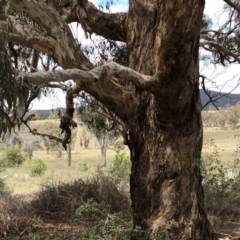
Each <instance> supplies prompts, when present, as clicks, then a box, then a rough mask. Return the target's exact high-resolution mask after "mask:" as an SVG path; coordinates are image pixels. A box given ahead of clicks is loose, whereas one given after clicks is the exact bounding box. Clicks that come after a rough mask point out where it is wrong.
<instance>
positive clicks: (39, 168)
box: [27, 158, 47, 176]
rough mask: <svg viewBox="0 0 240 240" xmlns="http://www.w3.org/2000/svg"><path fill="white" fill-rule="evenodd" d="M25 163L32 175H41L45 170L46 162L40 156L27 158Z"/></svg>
mask: <svg viewBox="0 0 240 240" xmlns="http://www.w3.org/2000/svg"><path fill="white" fill-rule="evenodd" d="M27 165H28V168H29V169H30V173H31V175H32V176H41V175H42V174H43V173H44V172H45V171H46V170H47V164H46V163H45V161H44V160H42V159H41V158H33V159H32V160H28V163H27Z"/></svg>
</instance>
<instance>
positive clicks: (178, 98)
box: [0, 0, 239, 240]
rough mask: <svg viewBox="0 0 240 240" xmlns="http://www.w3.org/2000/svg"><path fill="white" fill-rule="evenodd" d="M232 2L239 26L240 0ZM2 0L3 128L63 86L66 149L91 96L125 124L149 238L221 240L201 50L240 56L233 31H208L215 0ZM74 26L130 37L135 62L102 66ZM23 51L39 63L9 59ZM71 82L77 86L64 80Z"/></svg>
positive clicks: (138, 211)
mask: <svg viewBox="0 0 240 240" xmlns="http://www.w3.org/2000/svg"><path fill="white" fill-rule="evenodd" d="M210 1H211V0H210ZM225 2H227V3H228V4H229V5H228V6H229V9H230V10H233V11H234V13H235V14H234V16H236V17H235V19H236V25H237V26H238V21H237V16H238V14H239V1H231V0H225ZM2 3H6V7H5V9H4V8H3V7H2V6H3V5H2V4H1V13H0V38H1V40H2V41H3V42H5V43H6V45H4V44H3V46H1V57H0V61H1V62H4V65H1V67H2V68H1V69H0V74H1V79H0V98H1V99H0V100H1V105H0V106H1V111H0V113H1V115H0V118H1V119H0V120H1V133H3V132H4V129H5V130H7V129H8V130H11V129H12V127H13V126H14V125H16V124H21V122H22V119H23V115H24V114H25V112H26V111H27V110H28V107H29V105H28V104H29V102H30V100H32V99H33V98H34V97H36V96H37V95H38V94H39V92H41V89H44V88H46V87H48V89H51V88H60V89H62V90H64V91H65V92H66V113H65V114H64V115H63V116H62V118H61V123H60V128H61V129H62V132H63V133H64V137H63V139H62V140H61V141H62V144H63V146H64V148H65V149H66V148H67V144H68V143H69V142H70V139H71V128H70V126H69V124H70V122H71V120H72V117H73V113H74V101H73V99H74V97H75V96H76V95H77V94H78V93H79V92H80V91H85V92H87V93H88V94H90V95H91V96H93V97H94V98H95V99H96V100H98V101H100V102H101V103H102V104H104V105H105V106H106V107H107V108H108V109H109V110H111V111H112V112H113V113H115V114H116V115H117V116H118V117H119V119H121V121H122V122H123V123H124V125H125V133H124V136H125V142H126V144H127V145H128V147H129V149H130V154H131V162H132V169H131V176H130V192H131V199H132V209H133V226H134V227H136V226H140V227H141V228H142V229H145V230H149V231H147V233H148V234H147V235H146V236H145V239H153V238H157V239H164V238H169V239H171V240H175V239H184V240H188V239H202V240H203V239H204V240H205V239H206V240H208V239H212V238H213V237H214V235H213V233H212V230H211V227H210V224H209V221H208V219H207V215H206V212H205V210H204V194H203V189H202V184H201V173H200V155H201V148H202V121H201V103H200V98H199V69H198V68H199V67H198V66H199V54H198V52H199V46H201V47H202V48H205V49H206V50H207V51H212V52H213V57H214V61H215V62H216V63H221V64H225V61H227V62H228V63H231V62H232V61H235V62H237V63H239V55H238V49H237V47H236V46H238V45H236V43H235V42H234V41H233V42H231V44H230V42H229V44H225V43H226V41H224V37H225V38H228V39H230V38H231V36H232V35H231V34H229V35H226V34H225V32H226V31H222V32H220V35H218V34H217V33H216V34H215V31H213V30H210V29H206V30H205V32H204V31H203V30H202V29H204V28H203V26H202V17H203V10H204V3H205V1H204V0H186V1H180V0H168V1H165V0H144V1H143V0H129V11H128V12H127V13H114V14H110V13H105V12H103V11H101V10H99V9H98V8H97V7H95V6H94V5H93V4H92V3H90V2H89V1H88V0H48V1H37V0H31V1H27V0H22V1H20V0H5V1H4V0H2ZM7 4H8V5H7ZM231 16H233V15H231ZM231 19H232V18H231ZM73 22H77V23H80V24H81V26H82V28H83V29H84V31H85V35H86V36H88V37H89V36H90V35H91V34H93V33H96V34H98V35H100V36H102V37H104V38H106V39H110V40H113V41H122V42H124V43H126V47H127V59H128V61H127V66H122V65H119V64H116V63H115V62H113V61H107V62H106V64H103V65H101V66H97V67H95V66H94V64H93V63H91V62H90V60H89V59H88V58H87V57H86V56H85V55H84V54H83V51H82V50H81V44H80V42H79V41H77V40H76V39H75V37H74V35H73V33H72V32H71V29H70V27H69V24H70V23H73ZM232 22H233V21H232ZM228 26H230V25H228ZM227 29H228V28H227ZM232 30H234V31H233V33H236V31H237V29H232ZM201 31H202V33H201ZM200 34H201V40H200ZM199 40H200V41H199ZM235 40H237V38H236V39H235ZM7 43H10V46H9V45H8V44H7ZM199 43H200V44H199ZM12 47H13V48H12ZM21 47H23V48H27V49H29V52H30V53H31V54H30V56H32V57H31V58H30V59H31V60H32V63H33V64H32V66H31V65H29V64H28V65H27V68H21V66H22V65H20V66H17V65H16V64H15V63H14V61H13V63H11V62H10V61H9V56H11V59H12V60H14V58H16V56H17V58H18V55H17V54H16V53H15V51H16V52H17V51H18V50H19V49H20V48H21ZM11 48H12V50H11ZM14 50H15V51H14ZM217 52H219V53H217ZM12 55H13V56H12ZM2 56H3V57H2ZM34 56H37V57H38V59H40V58H41V59H42V61H43V62H44V61H45V60H46V59H51V62H54V63H57V65H59V66H60V67H61V68H62V70H58V71H51V69H47V68H46V70H49V71H43V70H41V71H38V69H37V67H36V65H35V67H34V62H35V61H34V59H35V57H34ZM41 56H42V57H41ZM37 57H36V58H37ZM223 59H224V60H223ZM15 62H16V61H15ZM26 62H27V61H26ZM48 62H49V61H48ZM30 64H31V62H30ZM43 66H46V63H44V64H43ZM44 69H45V68H44ZM6 73H8V74H6ZM69 79H71V80H73V81H74V84H73V85H67V84H64V83H65V82H66V81H67V80H69ZM202 82H203V83H204V76H203V77H202ZM9 86H11V91H12V92H15V93H16V94H15V95H14V96H13V95H12V94H11V92H10V90H9V89H10V88H9ZM11 103H13V104H11ZM25 123H27V120H25ZM2 129H3V130H2ZM32 132H33V133H34V134H37V133H36V132H34V131H32ZM59 141H60V140H59ZM151 233H153V234H151Z"/></svg>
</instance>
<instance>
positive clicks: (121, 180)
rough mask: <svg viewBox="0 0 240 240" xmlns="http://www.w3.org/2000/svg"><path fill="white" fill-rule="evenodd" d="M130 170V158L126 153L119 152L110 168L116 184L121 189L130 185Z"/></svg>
mask: <svg viewBox="0 0 240 240" xmlns="http://www.w3.org/2000/svg"><path fill="white" fill-rule="evenodd" d="M130 170H131V161H130V158H129V157H128V156H127V155H126V154H125V153H120V152H117V154H116V156H115V158H114V159H113V162H112V164H111V165H110V167H109V174H110V175H111V177H112V178H113V180H114V182H115V183H116V184H118V185H119V186H121V187H125V186H126V185H127V184H128V183H129V175H130Z"/></svg>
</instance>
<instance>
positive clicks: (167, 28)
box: [127, 0, 212, 240]
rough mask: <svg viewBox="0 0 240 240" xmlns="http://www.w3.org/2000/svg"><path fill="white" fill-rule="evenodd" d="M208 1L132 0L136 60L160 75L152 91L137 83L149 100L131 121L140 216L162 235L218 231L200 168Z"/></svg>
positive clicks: (138, 66) (200, 239) (137, 219)
mask: <svg viewBox="0 0 240 240" xmlns="http://www.w3.org/2000/svg"><path fill="white" fill-rule="evenodd" d="M203 7H204V1H203V0H196V1H192V0H191V1H190V0H188V1H184V3H183V2H181V1H152V0H145V1H141V0H134V1H130V11H129V16H128V29H132V31H131V32H129V34H128V41H127V43H128V46H129V63H130V67H132V68H133V69H135V70H137V71H139V72H141V73H144V74H149V75H155V79H154V81H155V88H154V89H152V91H151V93H149V92H148V93H147V92H146V91H144V90H141V89H136V93H137V94H138V95H139V97H140V99H142V101H141V102H140V104H139V106H138V108H137V109H136V112H135V113H134V119H133V120H132V122H133V125H131V124H130V133H129V137H130V138H129V148H130V151H131V160H132V173H131V180H130V184H131V198H132V208H133V220H134V226H141V227H142V228H143V229H146V230H147V229H148V230H151V231H152V233H154V234H155V237H157V239H164V238H165V237H168V238H169V239H171V240H179V239H182V240H188V239H189V240H190V239H191V240H193V239H196V240H207V239H212V236H211V232H210V227H209V222H208V220H207V216H206V213H205V211H204V203H203V199H204V196H203V189H202V185H201V174H200V154H201V148H202V123H201V103H200V100H199V89H198V70H199V69H198V42H199V31H200V22H201V18H202V11H203ZM189 9H191V10H190V11H189ZM144 19H147V20H146V21H145V20H144ZM147 238H149V239H150V238H151V237H150V236H148V237H147V236H146V239H147Z"/></svg>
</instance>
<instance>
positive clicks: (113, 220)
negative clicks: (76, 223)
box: [74, 199, 145, 240]
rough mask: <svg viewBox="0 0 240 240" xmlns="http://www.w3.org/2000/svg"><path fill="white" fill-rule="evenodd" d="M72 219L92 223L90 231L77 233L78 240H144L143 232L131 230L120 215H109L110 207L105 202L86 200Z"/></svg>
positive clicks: (138, 229) (137, 229)
mask: <svg viewBox="0 0 240 240" xmlns="http://www.w3.org/2000/svg"><path fill="white" fill-rule="evenodd" d="M74 217H75V218H76V219H80V220H86V219H89V218H90V219H91V222H93V227H92V228H91V229H90V230H85V231H81V232H80V233H79V237H80V239H85V240H90V239H129V237H130V236H132V237H133V236H134V237H137V239H139V240H140V239H145V237H144V235H145V231H144V230H142V229H141V228H139V227H136V228H135V229H133V228H132V227H131V225H130V226H129V222H126V221H125V220H124V217H123V215H122V214H121V213H111V212H110V206H109V205H108V204H106V203H105V202H100V203H98V202H96V201H95V200H94V199H88V201H87V202H85V203H84V204H82V205H81V206H80V207H79V208H78V209H77V210H76V212H75V214H74Z"/></svg>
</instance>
